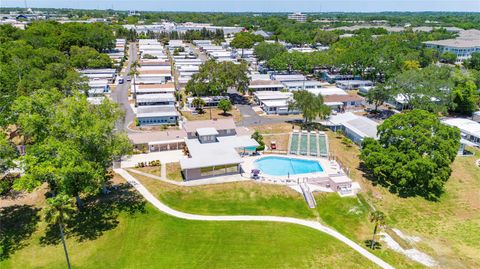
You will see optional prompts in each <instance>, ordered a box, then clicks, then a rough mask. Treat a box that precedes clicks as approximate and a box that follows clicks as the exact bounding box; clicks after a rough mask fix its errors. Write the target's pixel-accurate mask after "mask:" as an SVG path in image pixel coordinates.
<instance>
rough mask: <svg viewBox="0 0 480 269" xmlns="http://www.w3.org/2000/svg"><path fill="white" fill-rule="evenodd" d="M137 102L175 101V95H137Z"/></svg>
mask: <svg viewBox="0 0 480 269" xmlns="http://www.w3.org/2000/svg"><path fill="white" fill-rule="evenodd" d="M137 102H138V103H144V102H175V96H174V95H173V94H172V93H156V94H141V95H137Z"/></svg>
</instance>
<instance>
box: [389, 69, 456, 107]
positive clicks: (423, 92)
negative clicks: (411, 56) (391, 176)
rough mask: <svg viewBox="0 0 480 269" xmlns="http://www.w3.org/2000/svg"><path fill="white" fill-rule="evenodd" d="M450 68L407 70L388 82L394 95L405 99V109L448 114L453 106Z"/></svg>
mask: <svg viewBox="0 0 480 269" xmlns="http://www.w3.org/2000/svg"><path fill="white" fill-rule="evenodd" d="M453 86H454V84H453V80H452V69H451V68H450V67H438V66H434V65H431V66H428V67H426V68H423V69H421V70H414V69H411V70H407V71H404V72H402V73H399V74H398V75H396V76H395V77H393V78H392V79H390V80H389V81H388V82H387V86H386V87H390V88H391V89H392V92H393V94H396V95H399V96H401V97H403V99H404V101H405V105H404V106H405V108H407V109H423V110H428V111H431V112H443V113H446V112H447V111H448V109H449V108H450V107H451V106H452V104H453V103H452V98H451V94H450V91H451V90H452V89H453Z"/></svg>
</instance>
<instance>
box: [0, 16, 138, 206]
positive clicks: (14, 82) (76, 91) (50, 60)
mask: <svg viewBox="0 0 480 269" xmlns="http://www.w3.org/2000/svg"><path fill="white" fill-rule="evenodd" d="M0 40H1V44H0V58H1V61H0V80H1V81H2V86H1V87H0V95H1V96H2V98H0V160H1V161H0V169H1V171H0V172H2V173H1V175H2V177H3V175H4V173H5V172H6V171H8V170H9V169H12V168H21V170H22V171H23V172H22V174H21V177H20V178H19V179H16V180H15V181H14V182H13V188H15V189H19V190H27V191H31V190H33V189H35V188H37V187H39V186H40V185H42V184H47V186H48V187H49V191H50V193H51V194H52V195H54V196H61V195H66V196H68V197H69V198H72V197H76V199H77V206H79V207H81V205H82V197H84V196H86V195H93V194H97V193H99V192H100V191H101V190H102V189H104V188H105V187H106V184H107V182H108V180H109V179H110V176H109V173H108V170H109V169H110V168H111V166H112V162H113V160H115V159H117V158H119V157H120V156H122V155H124V154H128V153H129V152H130V151H131V144H130V142H129V140H128V138H127V136H126V135H125V134H123V133H120V132H116V131H115V123H116V122H117V121H118V120H119V119H120V118H121V117H122V112H121V110H120V108H119V107H118V106H117V105H116V104H114V103H112V102H110V101H108V100H105V101H104V102H103V103H101V104H99V105H93V104H90V103H89V102H88V101H87V98H86V95H85V92H86V91H87V90H88V85H87V83H86V82H87V81H86V79H85V78H82V77H81V76H80V75H79V73H77V71H76V70H75V68H76V67H85V66H90V64H91V63H92V62H93V63H94V66H95V67H98V66H102V67H103V66H105V65H107V64H109V62H108V61H107V60H106V59H105V57H103V56H101V57H100V58H97V56H98V53H99V52H103V51H108V50H110V49H111V48H112V47H113V45H114V41H115V36H114V34H113V31H112V29H111V28H110V27H109V26H108V25H104V24H98V25H97V24H77V23H66V24H59V23H54V22H35V23H32V24H30V25H28V26H27V28H26V29H25V30H18V29H14V28H12V27H10V26H6V25H4V26H0ZM84 57H87V58H84ZM88 57H92V58H91V59H88ZM102 61H104V62H105V65H104V64H103V63H102ZM17 148H19V149H22V152H23V151H24V154H22V155H20V154H19V153H20V151H18V150H17ZM0 180H3V179H0Z"/></svg>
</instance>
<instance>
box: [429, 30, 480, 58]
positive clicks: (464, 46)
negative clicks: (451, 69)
mask: <svg viewBox="0 0 480 269" xmlns="http://www.w3.org/2000/svg"><path fill="white" fill-rule="evenodd" d="M424 44H425V45H426V47H427V48H434V49H437V50H438V51H439V52H440V53H444V52H452V53H454V54H455V55H457V62H463V61H465V60H466V59H468V58H470V56H471V55H472V53H474V52H480V30H474V29H472V30H466V31H461V32H460V33H459V36H458V37H457V38H454V39H445V40H435V41H426V42H424Z"/></svg>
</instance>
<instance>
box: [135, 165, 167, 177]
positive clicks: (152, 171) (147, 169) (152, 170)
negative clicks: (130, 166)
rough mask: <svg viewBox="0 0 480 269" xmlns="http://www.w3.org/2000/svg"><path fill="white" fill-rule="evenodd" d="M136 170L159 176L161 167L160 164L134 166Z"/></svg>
mask: <svg viewBox="0 0 480 269" xmlns="http://www.w3.org/2000/svg"><path fill="white" fill-rule="evenodd" d="M135 169H136V170H138V171H141V172H144V173H149V174H152V175H155V176H161V175H160V174H161V172H160V170H161V167H160V166H147V167H136V168H135Z"/></svg>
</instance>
